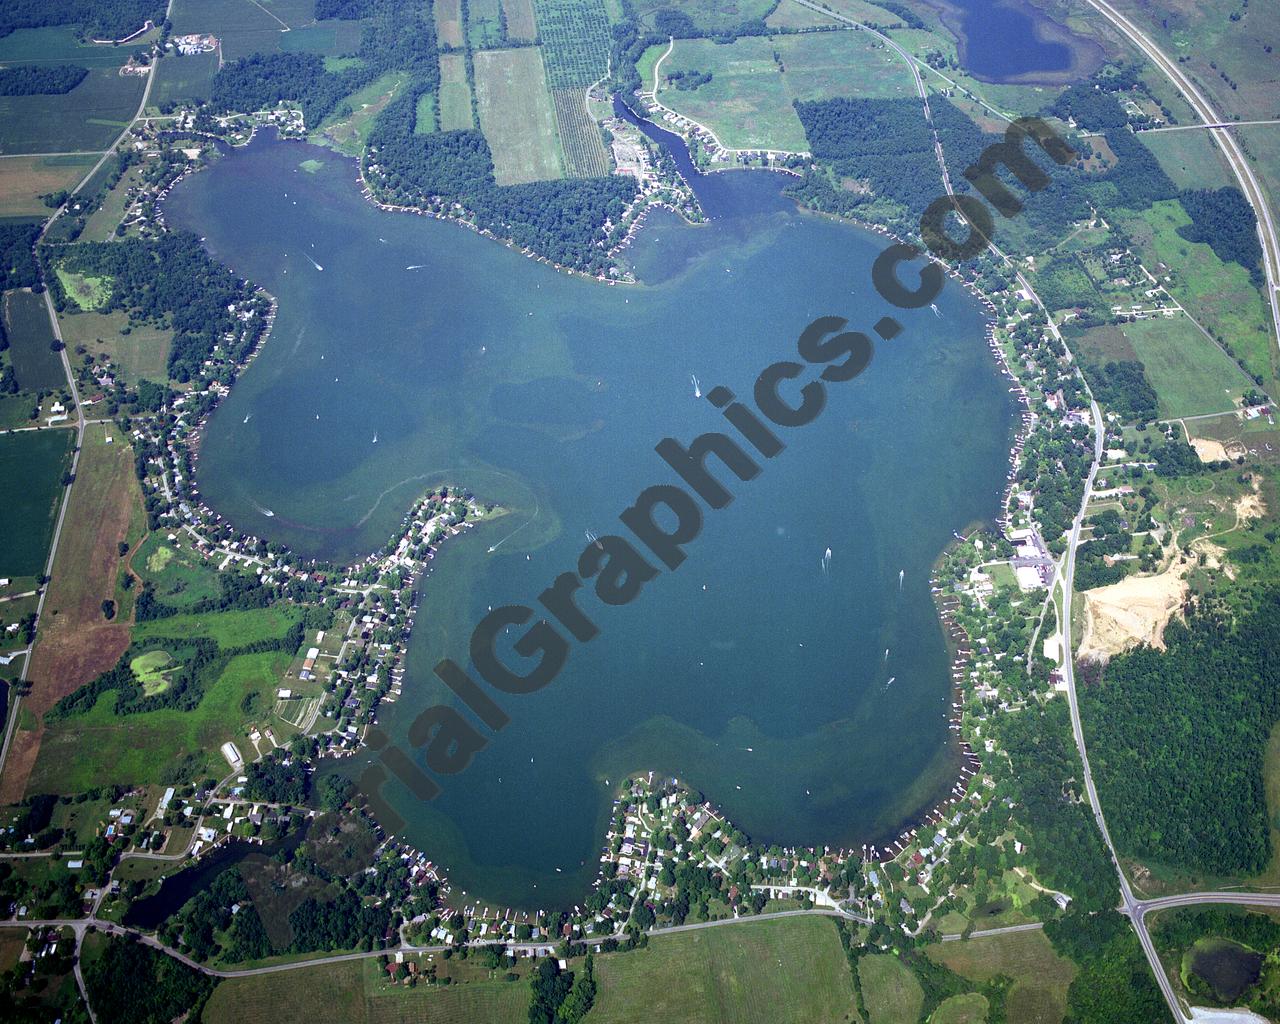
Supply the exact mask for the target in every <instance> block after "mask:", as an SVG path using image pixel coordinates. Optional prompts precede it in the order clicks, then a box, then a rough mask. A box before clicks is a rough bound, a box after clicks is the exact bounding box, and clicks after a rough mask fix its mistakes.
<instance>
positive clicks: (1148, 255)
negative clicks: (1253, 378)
mask: <svg viewBox="0 0 1280 1024" xmlns="http://www.w3.org/2000/svg"><path fill="white" fill-rule="evenodd" d="M1188 223H1190V218H1189V217H1188V216H1187V214H1186V211H1185V210H1183V208H1182V204H1181V203H1179V202H1178V201H1177V200H1168V201H1166V202H1160V203H1156V204H1155V205H1154V206H1152V208H1151V209H1149V210H1147V211H1146V212H1145V213H1143V214H1142V216H1141V217H1140V218H1138V219H1136V220H1134V221H1130V222H1127V223H1126V224H1125V227H1126V228H1127V229H1128V230H1129V231H1130V232H1131V233H1132V234H1133V236H1134V240H1135V242H1136V243H1137V246H1138V249H1139V250H1140V251H1141V253H1142V257H1143V262H1144V263H1146V265H1147V266H1148V267H1150V268H1151V269H1152V271H1153V272H1154V273H1156V274H1157V276H1163V275H1164V274H1167V273H1169V272H1170V268H1172V277H1173V280H1172V281H1170V282H1169V283H1168V288H1169V291H1170V292H1171V293H1172V294H1173V295H1174V296H1175V297H1176V298H1177V299H1178V300H1179V301H1180V302H1181V303H1182V305H1183V306H1185V307H1186V308H1187V310H1188V311H1189V312H1190V313H1191V315H1192V316H1194V317H1195V318H1196V319H1197V320H1198V321H1199V322H1200V323H1202V324H1203V325H1204V326H1205V328H1206V329H1207V330H1209V331H1210V332H1212V333H1215V334H1217V335H1219V336H1221V337H1222V338H1223V339H1225V341H1226V343H1227V345H1228V347H1229V350H1230V351H1231V352H1232V353H1233V354H1234V355H1236V356H1238V357H1240V358H1243V359H1244V361H1245V363H1246V365H1247V366H1248V367H1249V370H1250V372H1252V373H1256V374H1259V375H1261V376H1262V378H1263V379H1264V381H1266V383H1267V385H1268V387H1270V388H1271V389H1273V390H1274V389H1275V388H1276V383H1275V382H1276V365H1275V358H1276V357H1275V353H1274V348H1275V342H1274V341H1273V339H1272V337H1271V329H1270V326H1269V324H1270V318H1269V316H1268V314H1267V309H1266V305H1265V303H1264V302H1263V299H1262V295H1261V293H1260V292H1259V291H1258V289H1257V288H1255V287H1254V286H1253V284H1252V282H1251V281H1250V280H1249V274H1248V272H1247V271H1246V270H1245V269H1244V268H1243V267H1241V266H1240V265H1239V264H1238V263H1223V262H1222V260H1220V259H1218V257H1217V254H1215V253H1214V251H1213V250H1212V249H1211V248H1209V246H1208V245H1207V244H1205V243H1202V242H1197V243H1192V242H1188V241H1187V240H1186V239H1184V238H1182V236H1180V235H1179V234H1178V233H1177V229H1178V228H1179V227H1182V226H1183V225H1185V224H1188ZM1157 263H1161V264H1163V266H1162V267H1159V268H1157V266H1156V264H1157Z"/></svg>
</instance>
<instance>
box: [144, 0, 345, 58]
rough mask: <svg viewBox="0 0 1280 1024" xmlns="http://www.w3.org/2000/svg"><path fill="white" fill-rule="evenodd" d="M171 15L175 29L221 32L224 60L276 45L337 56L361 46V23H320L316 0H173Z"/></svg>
mask: <svg viewBox="0 0 1280 1024" xmlns="http://www.w3.org/2000/svg"><path fill="white" fill-rule="evenodd" d="M169 20H170V21H171V22H173V35H185V34H187V33H200V32H208V33H210V34H212V35H215V36H217V37H218V39H219V40H221V42H222V59H223V60H224V61H232V60H239V59H240V58H241V57H247V56H249V55H250V54H251V53H271V52H273V51H276V50H280V51H290V50H303V51H307V52H310V53H318V54H321V55H322V56H331V57H338V56H341V55H342V54H344V53H350V52H352V51H353V50H355V49H356V47H357V46H359V44H360V32H361V24H362V23H361V22H359V21H324V22H319V23H317V22H316V20H315V3H314V0H270V2H268V3H262V4H257V3H248V2H246V0H173V8H172V10H171V11H170V15H169ZM165 59H166V60H167V59H168V58H165ZM183 59H184V60H186V59H189V58H183Z"/></svg>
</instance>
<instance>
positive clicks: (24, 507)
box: [0, 430, 75, 610]
mask: <svg viewBox="0 0 1280 1024" xmlns="http://www.w3.org/2000/svg"><path fill="white" fill-rule="evenodd" d="M74 442H75V431H73V430H42V431H39V432H36V433H31V434H5V435H3V436H0V538H2V539H0V575H3V576H34V575H39V574H40V573H43V572H44V564H45V560H46V559H47V558H48V557H49V543H50V541H51V540H52V538H53V524H54V522H55V521H56V520H57V518H58V506H59V504H60V503H61V501H62V474H63V473H65V472H66V470H67V469H68V467H69V466H70V462H71V446H72V444H73V443H74ZM6 610H7V609H6Z"/></svg>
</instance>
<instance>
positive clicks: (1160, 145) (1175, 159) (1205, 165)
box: [1138, 131, 1235, 188]
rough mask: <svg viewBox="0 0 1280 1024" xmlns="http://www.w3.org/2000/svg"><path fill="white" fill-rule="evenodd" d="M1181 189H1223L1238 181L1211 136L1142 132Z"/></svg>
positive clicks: (1147, 144) (1187, 132) (1206, 134)
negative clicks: (1228, 168)
mask: <svg viewBox="0 0 1280 1024" xmlns="http://www.w3.org/2000/svg"><path fill="white" fill-rule="evenodd" d="M1138 137H1139V138H1140V139H1141V140H1142V141H1143V143H1145V145H1146V147H1147V148H1148V149H1149V150H1151V152H1152V153H1154V154H1155V156H1156V159H1157V160H1159V161H1160V166H1161V168H1163V169H1164V173H1165V174H1167V175H1169V177H1170V178H1172V179H1173V183H1174V184H1175V185H1177V186H1178V188H1222V187H1223V186H1225V185H1234V184H1235V178H1234V177H1233V176H1232V175H1231V174H1230V172H1229V171H1228V170H1227V168H1226V165H1225V164H1224V163H1223V160H1222V154H1221V153H1220V151H1219V150H1218V147H1217V145H1216V144H1215V143H1214V141H1213V140H1212V139H1211V138H1209V133H1208V132H1202V131H1186V132H1143V133H1142V134H1141V135H1139V136H1138Z"/></svg>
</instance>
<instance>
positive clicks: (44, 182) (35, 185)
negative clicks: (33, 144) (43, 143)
mask: <svg viewBox="0 0 1280 1024" xmlns="http://www.w3.org/2000/svg"><path fill="white" fill-rule="evenodd" d="M97 160H98V158H97V157H96V156H93V155H87V156H14V157H8V158H6V159H3V160H0V217H45V216H48V214H49V208H48V207H47V206H45V205H44V203H43V202H42V201H41V199H40V197H41V196H42V195H47V194H48V193H50V192H59V191H62V190H64V189H65V190H67V191H70V190H71V189H73V188H75V186H76V185H77V184H78V183H79V182H80V179H81V178H83V177H84V176H85V175H86V174H88V173H89V168H90V167H92V166H93V165H94V164H95V163H97Z"/></svg>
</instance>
